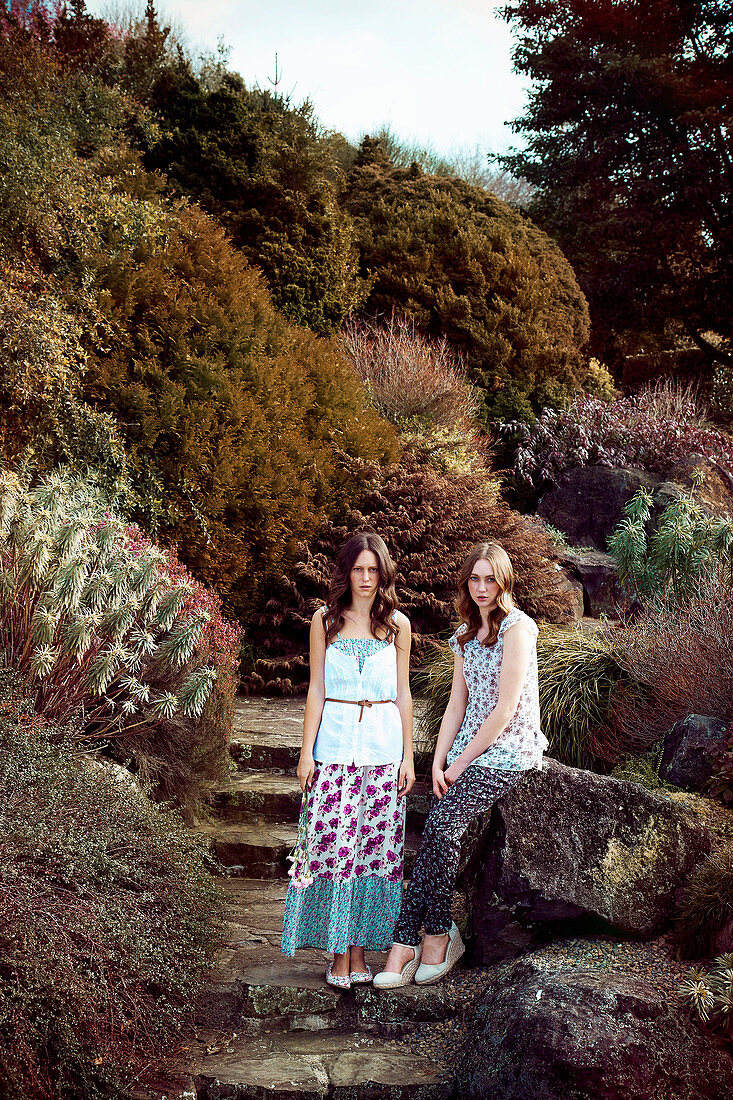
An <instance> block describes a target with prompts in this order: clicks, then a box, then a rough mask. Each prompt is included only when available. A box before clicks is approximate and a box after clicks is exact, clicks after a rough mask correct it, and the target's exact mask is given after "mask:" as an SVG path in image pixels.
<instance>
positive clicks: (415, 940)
mask: <svg viewBox="0 0 733 1100" xmlns="http://www.w3.org/2000/svg"><path fill="white" fill-rule="evenodd" d="M512 587H513V573H512V565H511V562H510V560H509V557H508V556H507V553H506V551H505V550H503V549H502V547H501V546H499V545H498V543H495V542H482V543H479V544H478V545H477V546H475V547H474V548H473V550H472V551H471V553H470V554H469V556H468V559H467V560H466V563H465V565H464V566H463V569H462V570H461V574H460V576H459V579H458V599H457V601H456V603H457V607H458V613H459V615H460V618H461V622H460V625H459V627H458V629H457V630H456V632H455V634H454V635H453V637H452V638H451V639H450V646H451V649H452V650H453V653H454V654H455V656H454V666H453V684H452V687H451V695H450V701H449V703H448V706H447V708H446V712H445V715H444V716H443V721H442V723H441V726H440V732H439V733H438V739H437V742H436V745H435V755H434V760H433V795H434V799H433V804H432V806H431V809H430V813H429V814H428V818H427V821H426V823H425V829H424V832H423V839H422V844H421V846H420V851H419V853H418V856H417V860H416V863H415V868H414V870H413V873H412V878H411V880H410V884H409V886H408V888H407V890H406V892H405V896H404V900H403V902H402V909H401V912H400V915H399V917H398V919H397V923H396V925H395V931H394V943H393V945H392V950H391V951H390V953H389V956H388V958H387V963H386V966H385V969H384V970H383V971H382V972H381V973H380V974H377V976H376V978H375V979H374V984H375V986H377V987H379V988H383V989H384V988H393V987H395V986H399V985H407V984H408V983H409V982H411V981H412V980H413V978H414V980H415V982H416V984H417V985H428V984H429V983H431V982H435V981H438V980H439V979H440V978H442V977H443V975H444V974H447V973H448V971H449V970H450V969H451V968H452V966H453V965H454V963H455V962H456V961H457V960H458V959H459V958H460V957H461V955H462V954H463V952H464V950H465V948H464V946H463V943H462V941H461V937H460V935H459V933H458V929H457V928H456V926H455V924H454V923H453V921H452V920H451V903H452V899H453V891H454V888H455V881H456V876H457V874H458V861H459V857H460V850H461V840H462V838H463V835H464V833H465V832H466V830H467V829H468V826H469V825H470V824H471V822H472V821H473V820H474V819H475V818H476V817H478V816H479V815H480V814H484V813H486V812H487V811H488V810H490V809H491V807H492V806H493V804H494V803H495V802H496V801H497V800H498V799H499V798H501V797H502V795H504V794H506V793H507V791H509V790H511V789H512V787H514V786H515V785H516V784H517V783H519V782H520V780H521V779H522V777H523V776H524V775H525V774H526V772H527V771H529V770H531V769H533V768H541V767H542V753H543V751H544V749H545V748H547V738H546V737H545V736H544V734H543V733H542V731H541V730H540V707H539V689H538V682H537V648H536V643H537V634H538V631H537V626H536V624H535V622H534V620H533V619H530V618H529V616H528V615H525V614H524V612H523V611H520V610H519V608H518V607H515V606H514V603H513V601H512ZM421 926H424V929H425V936H424V939H423V941H422V956H421V948H420V946H419V944H420V928H421Z"/></svg>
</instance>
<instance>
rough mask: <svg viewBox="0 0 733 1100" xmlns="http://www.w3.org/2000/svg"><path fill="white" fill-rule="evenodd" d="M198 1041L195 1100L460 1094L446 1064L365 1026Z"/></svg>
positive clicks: (410, 1099) (190, 1064)
mask: <svg viewBox="0 0 733 1100" xmlns="http://www.w3.org/2000/svg"><path fill="white" fill-rule="evenodd" d="M198 1045H199V1047H200V1048H201V1053H198V1052H197V1053H196V1054H194V1057H193V1058H191V1059H190V1060H187V1062H186V1064H185V1069H186V1073H187V1074H188V1075H189V1079H190V1080H191V1081H192V1083H193V1085H194V1087H195V1097H196V1100H221V1098H222V1097H224V1096H228V1097H233V1098H234V1097H236V1100H279V1098H283V1100H285V1098H287V1100H324V1098H326V1097H341V1098H343V1100H347V1098H348V1100H361V1098H364V1100H367V1098H368V1100H380V1098H387V1097H389V1098H390V1100H444V1098H445V1100H448V1098H451V1097H455V1095H456V1091H455V1080H454V1076H453V1073H452V1071H451V1070H450V1069H449V1068H448V1067H447V1066H445V1065H442V1064H440V1063H438V1062H436V1061H435V1060H433V1059H430V1058H426V1057H425V1056H418V1055H415V1054H412V1053H411V1052H410V1051H409V1049H406V1048H404V1047H402V1048H401V1047H399V1046H398V1045H397V1044H395V1043H392V1042H390V1041H389V1040H385V1039H380V1038H378V1037H376V1036H372V1035H365V1034H364V1033H362V1032H352V1031H347V1030H334V1031H325V1032H320V1033H319V1032H316V1033H304V1032H300V1033H278V1034H276V1035H270V1036H268V1035H261V1036H257V1037H254V1038H253V1037H248V1038H247V1039H246V1040H245V1039H243V1038H242V1037H241V1036H238V1035H237V1036H236V1037H234V1036H233V1035H226V1034H224V1035H219V1034H206V1033H204V1034H202V1035H200V1036H199V1044H198ZM207 1052H208V1053H207Z"/></svg>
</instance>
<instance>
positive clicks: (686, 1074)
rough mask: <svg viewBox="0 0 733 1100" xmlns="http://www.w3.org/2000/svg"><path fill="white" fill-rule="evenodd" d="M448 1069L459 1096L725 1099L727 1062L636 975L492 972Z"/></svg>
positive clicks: (732, 1078)
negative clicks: (453, 1069) (466, 1036)
mask: <svg viewBox="0 0 733 1100" xmlns="http://www.w3.org/2000/svg"><path fill="white" fill-rule="evenodd" d="M469 1034H470V1036H471V1038H470V1041H469V1042H468V1043H467V1044H466V1046H465V1048H464V1049H463V1051H462V1052H461V1053H460V1055H459V1057H458V1060H457V1065H456V1073H457V1084H458V1090H457V1091H458V1095H459V1096H460V1097H462V1098H463V1100H483V1098H484V1097H487V1096H490V1097H491V1098H492V1100H639V1098H640V1097H645V1098H648V1100H728V1098H729V1097H730V1096H731V1095H733V1058H731V1056H730V1054H729V1053H728V1052H727V1051H726V1050H725V1049H724V1047H723V1045H722V1044H721V1043H720V1042H719V1041H718V1040H717V1039H715V1037H713V1036H711V1035H708V1034H702V1033H701V1032H700V1031H699V1030H698V1028H697V1027H696V1026H695V1025H694V1024H693V1023H692V1021H691V1020H689V1019H688V1018H687V1017H686V1015H685V1014H684V1012H683V1011H682V1009H681V1008H680V1007H679V1006H678V1005H677V1004H675V1003H673V1002H672V1001H671V1000H670V998H669V996H668V995H665V994H664V993H661V992H659V991H658V990H657V989H656V988H655V987H654V986H653V985H652V984H650V983H649V982H648V981H646V980H644V978H643V977H642V976H640V975H639V974H638V973H636V972H635V973H631V972H623V971H622V972H620V973H619V972H613V973H606V972H603V971H601V970H597V969H578V970H574V971H570V972H568V971H567V970H565V971H563V972H562V973H551V972H547V971H545V970H543V969H540V968H539V967H538V966H537V965H536V964H534V963H533V962H531V961H530V960H524V959H522V960H520V961H518V962H515V963H513V964H511V965H509V966H502V967H499V968H498V969H497V971H496V972H495V975H494V976H493V980H492V982H491V983H490V984H489V986H488V987H487V988H486V989H485V990H484V992H483V994H482V997H481V1002H480V1004H478V1005H477V1006H474V1009H473V1013H472V1020H471V1023H470V1025H469Z"/></svg>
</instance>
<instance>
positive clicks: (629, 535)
mask: <svg viewBox="0 0 733 1100" xmlns="http://www.w3.org/2000/svg"><path fill="white" fill-rule="evenodd" d="M700 478H701V475H699V474H697V473H695V474H693V484H694V485H698V484H699V483H700ZM653 508H654V500H653V497H652V494H651V493H650V492H649V491H648V490H647V489H643V488H642V489H639V490H638V492H636V493H635V494H634V496H633V497H632V498H631V500H629V501H627V503H626V504H625V505H624V519H623V520H622V522H621V523H620V524H619V525H618V526H617V527H616V529H615V530H614V532H613V534H612V535H611V537H610V538H609V540H608V549H609V551H610V553H611V554H612V555H613V557H614V558H615V559H616V562H617V565H618V573H619V580H620V581H622V582H623V583H624V584H625V585H627V586H628V587H629V588H630V589H632V590H633V591H635V592H636V593H637V594H638V595H639V597H640V598H641V600H642V602H647V601H649V600H652V599H654V598H656V597H658V596H663V595H665V594H668V593H669V592H670V590H671V592H673V593H674V595H675V596H676V597H677V598H678V599H680V600H681V601H682V602H684V601H685V600H686V599H687V598H688V597H689V596H690V595H691V594H693V593H694V592H695V586H696V581H697V578H698V576H699V575H700V573H701V572H703V571H705V570H710V569H712V570H713V571H714V572H719V573H720V575H721V577H724V578H725V581H726V583H727V584H729V585H730V584H731V583H733V520H731V519H730V517H729V516H711V515H710V514H709V512H708V511H706V509H704V508H703V507H702V506H701V505H700V503H699V501H697V500H696V499H695V498H694V497H693V496H692V494H691V493H687V494H684V495H682V496H680V497H679V498H678V499H677V500H673V501H671V502H670V503H669V504H668V505H667V506H666V508H665V509H664V510H663V511H662V513H661V514H660V515H659V517H658V518H657V520H656V522H655V524H654V527H653V530H651V526H652V525H651V518H652V512H653Z"/></svg>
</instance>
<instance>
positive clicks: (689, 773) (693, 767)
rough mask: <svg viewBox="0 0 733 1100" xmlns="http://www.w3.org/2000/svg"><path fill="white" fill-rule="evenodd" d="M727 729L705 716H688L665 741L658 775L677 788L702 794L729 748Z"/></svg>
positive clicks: (677, 724)
mask: <svg viewBox="0 0 733 1100" xmlns="http://www.w3.org/2000/svg"><path fill="white" fill-rule="evenodd" d="M727 734H728V727H727V724H726V723H725V722H721V721H720V719H718V718H711V717H710V716H709V715H706V714H688V715H687V717H686V718H683V719H682V720H681V721H679V722H675V724H674V726H672V729H671V730H669V732H668V733H667V735H666V737H665V738H664V752H663V754H662V763H661V767H660V769H659V774H660V776H661V777H662V779H666V780H667V782H669V783H674V784H675V786H676V787H687V788H688V789H689V790H692V791H701V790H702V789H703V787H704V786H705V783H706V782H707V781H708V779H709V778H710V777H711V775H712V774H713V772H714V771H715V766H716V761H717V758H718V754H719V753H720V752H722V751H723V749H724V748H725V745H726V740H727Z"/></svg>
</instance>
